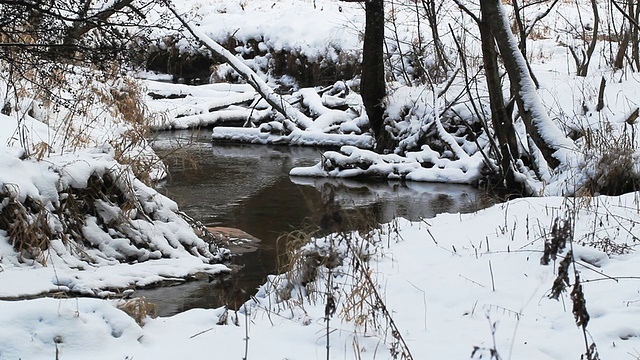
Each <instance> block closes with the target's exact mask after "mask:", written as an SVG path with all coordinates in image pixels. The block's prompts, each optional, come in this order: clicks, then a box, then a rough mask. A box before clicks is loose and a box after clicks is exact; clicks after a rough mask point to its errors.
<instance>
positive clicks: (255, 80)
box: [163, 0, 313, 129]
mask: <svg viewBox="0 0 640 360" xmlns="http://www.w3.org/2000/svg"><path fill="white" fill-rule="evenodd" d="M163 2H164V4H165V5H166V6H167V7H168V8H169V10H170V11H171V12H172V13H173V14H174V15H175V17H176V18H177V19H178V20H179V21H180V22H181V23H182V25H184V26H185V27H186V28H187V29H188V30H189V32H190V33H191V34H192V35H193V36H194V37H195V38H196V39H197V40H198V41H199V42H201V43H202V44H203V45H204V46H206V47H207V49H209V50H211V51H212V52H213V53H214V54H216V55H218V56H220V57H222V58H223V59H225V61H226V62H227V64H229V65H230V66H231V67H232V68H233V69H234V70H235V71H236V72H237V73H238V74H240V76H242V78H243V79H244V80H245V81H246V82H247V83H248V84H250V85H251V86H252V87H253V88H254V89H255V90H256V91H257V92H258V93H259V94H260V95H261V96H262V97H263V98H264V100H265V101H266V102H267V103H269V105H270V106H271V107H273V108H274V109H275V110H276V111H278V112H279V113H280V114H282V115H283V116H284V117H285V118H287V119H290V120H292V121H293V122H295V123H296V125H298V126H299V127H301V128H302V129H305V128H308V127H309V126H311V124H312V123H313V121H312V120H311V119H309V118H308V117H307V116H306V115H304V114H303V113H301V112H300V111H299V110H298V109H296V108H295V107H293V106H291V104H289V103H288V102H286V101H285V100H284V99H283V98H282V96H280V95H278V94H276V93H275V92H274V91H273V89H272V88H271V87H270V86H269V85H267V83H266V82H264V81H263V80H262V79H261V78H260V77H259V76H258V75H257V74H256V73H255V72H254V71H253V70H251V68H249V67H248V66H247V65H246V64H245V63H244V62H243V61H242V60H241V59H240V58H238V57H236V56H234V55H233V54H232V53H231V52H230V51H229V50H227V49H225V48H224V47H223V46H222V45H220V44H218V43H217V42H215V41H214V40H213V39H211V38H210V37H209V36H207V35H206V34H205V33H204V32H203V31H202V30H200V29H199V28H198V27H197V26H195V25H193V24H191V23H189V22H187V21H185V20H184V19H183V18H182V16H181V15H180V14H179V13H178V12H177V11H176V10H175V8H174V7H173V5H172V4H171V2H170V1H169V0H163Z"/></svg>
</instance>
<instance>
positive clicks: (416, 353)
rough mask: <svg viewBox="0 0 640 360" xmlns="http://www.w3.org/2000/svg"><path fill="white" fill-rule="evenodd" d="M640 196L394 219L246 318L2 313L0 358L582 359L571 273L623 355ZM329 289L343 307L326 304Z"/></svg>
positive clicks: (531, 202) (593, 338)
mask: <svg viewBox="0 0 640 360" xmlns="http://www.w3.org/2000/svg"><path fill="white" fill-rule="evenodd" d="M637 197H638V194H636V193H633V194H628V195H624V196H620V197H596V198H590V199H586V198H585V199H563V198H555V197H554V198H535V199H533V198H526V199H518V200H514V201H510V202H507V203H504V204H499V205H495V206H493V207H491V208H489V209H486V210H481V211H479V212H477V213H473V214H467V215H464V214H442V215H438V216H436V217H435V218H434V219H432V220H429V221H423V222H409V221H406V220H403V219H397V220H395V221H393V222H391V223H389V224H387V225H386V226H383V227H382V229H381V230H379V231H376V232H375V233H373V234H371V236H361V235H357V234H355V233H343V234H336V235H332V236H329V237H325V238H322V239H316V240H313V241H312V242H311V245H307V246H305V247H304V248H303V251H306V253H307V254H313V253H316V254H325V255H320V257H319V258H318V259H322V258H323V256H326V254H331V253H333V254H334V256H335V259H339V260H341V262H340V261H338V262H333V263H332V265H329V264H330V263H329V262H324V261H320V262H319V263H317V265H320V266H318V267H317V268H316V270H317V271H316V273H315V274H316V276H315V278H314V279H312V281H311V282H309V281H308V280H310V278H308V279H307V280H306V281H305V282H301V281H300V279H301V278H299V277H296V276H295V275H294V276H292V275H291V274H289V275H286V274H285V275H281V276H271V277H269V279H268V281H267V283H266V284H265V285H264V286H263V287H261V289H260V290H259V291H258V292H257V293H256V294H255V298H254V299H255V300H253V301H249V302H248V303H247V304H246V306H247V308H246V310H245V309H244V308H243V309H241V311H240V312H233V311H225V309H224V308H219V309H210V310H204V309H194V310H189V311H186V312H184V313H181V314H178V315H175V316H171V317H163V318H155V319H153V318H145V319H144V320H143V322H142V326H141V325H138V324H136V323H135V321H134V320H133V319H132V318H131V317H129V316H128V315H126V314H125V313H124V312H121V311H119V310H117V309H116V305H117V303H116V302H115V301H107V300H96V299H38V300H28V301H20V302H2V306H1V307H0V309H2V311H1V312H0V318H1V319H2V322H3V323H11V324H13V325H12V326H11V327H10V328H7V327H4V328H3V329H2V330H0V332H1V335H2V336H0V339H1V340H0V349H2V351H3V352H2V353H0V357H2V358H8V359H13V358H18V357H22V358H25V359H27V358H52V357H54V356H55V354H56V351H57V352H58V354H59V357H60V358H61V359H86V358H92V359H114V358H124V357H128V358H135V359H158V358H165V359H166V358H202V357H203V356H215V357H219V358H225V359H232V358H242V357H246V358H248V359H274V358H306V359H309V358H318V359H320V358H322V359H324V358H326V351H327V350H326V345H327V344H326V340H327V335H326V333H327V329H328V334H329V335H328V339H329V340H330V344H329V351H330V355H329V357H330V358H331V359H344V358H347V359H350V358H362V359H373V358H376V359H380V358H392V356H391V355H390V352H389V351H390V350H391V349H395V351H398V352H400V353H404V354H409V353H410V354H411V355H412V358H414V359H424V358H432V357H435V358H469V357H472V358H479V356H480V354H484V355H485V356H490V355H489V354H490V353H492V352H493V353H499V354H500V356H501V358H519V359H566V358H577V357H578V356H580V354H581V353H584V352H585V351H586V350H585V341H584V339H583V333H582V330H581V327H579V326H576V324H575V319H574V315H573V314H572V310H571V308H572V305H571V304H572V300H571V297H572V295H570V293H572V290H571V289H572V287H573V286H574V283H575V279H576V277H575V276H574V271H575V272H576V274H579V278H580V282H581V284H582V292H583V296H584V299H585V300H586V309H587V311H588V313H589V314H590V319H591V320H590V321H589V322H588V323H587V324H586V329H587V330H588V333H587V334H588V335H587V341H588V345H590V344H591V343H592V342H593V343H595V344H596V346H597V350H598V352H599V354H600V356H601V358H615V359H621V358H625V357H626V356H629V354H634V351H636V349H638V348H640V329H638V328H637V323H638V322H639V320H640V318H639V317H640V315H638V312H637V311H636V309H635V304H636V303H637V300H638V299H637V292H636V288H637V286H636V282H637V281H638V280H637V279H638V278H639V277H640V274H638V269H637V266H636V265H637V260H638V259H637V257H638V255H637V254H636V252H635V251H634V250H635V247H636V246H637V237H636V235H635V234H636V231H635V230H634V229H635V225H636V224H637V223H638V219H639V215H638V207H637ZM556 218H558V219H565V220H566V219H573V222H572V223H571V224H572V226H573V228H574V230H573V231H572V233H573V237H572V238H571V239H572V241H570V242H568V243H567V248H568V249H570V250H572V253H573V259H574V260H575V262H572V263H570V266H569V268H568V269H569V276H568V283H567V284H566V285H567V290H566V291H564V292H560V293H559V294H558V297H559V300H554V299H550V298H549V295H550V293H551V289H552V288H554V281H555V279H556V275H557V271H556V269H557V266H558V263H560V262H562V259H564V258H565V256H567V254H566V253H563V254H562V255H558V258H557V259H558V260H557V262H551V263H550V264H549V265H546V266H544V265H541V263H540V262H541V258H542V257H543V255H544V249H545V243H548V242H549V241H551V235H552V234H553V232H552V231H551V227H552V224H553V222H554V219H556ZM345 239H351V242H350V243H349V244H351V245H347V243H345V242H344V240H345ZM571 239H567V240H571ZM331 244H333V246H331ZM360 245H361V246H360ZM349 247H351V248H352V249H353V247H358V249H360V250H359V251H358V252H357V253H358V254H359V255H358V256H357V257H354V253H353V252H352V251H350V250H349ZM323 249H324V250H323ZM318 250H320V251H319V252H318ZM303 258H304V257H303ZM303 258H301V259H303ZM306 258H309V257H308V256H307V257H306ZM357 259H359V260H357ZM355 264H357V265H356V266H354V265H355ZM359 269H363V270H364V272H361V271H360V270H359ZM364 274H368V275H367V276H368V278H369V279H370V280H371V281H372V283H371V284H370V285H371V286H369V285H366V284H367V283H366V281H365V282H364V283H363V282H362V281H360V280H362V279H363V278H362V276H364ZM296 279H297V280H296ZM358 279H360V280H358ZM327 281H331V282H330V284H331V286H330V289H331V291H330V292H329V293H330V294H331V298H332V299H333V300H332V302H331V303H332V304H333V305H332V306H335V308H333V307H327V299H328V298H327V296H326V295H327V292H326V290H327V287H326V284H327ZM367 281H368V280H367ZM358 289H359V290H358ZM573 293H574V295H573V296H575V290H573ZM375 294H377V295H375ZM574 302H575V301H574ZM382 305H384V307H381V306H382ZM327 309H329V310H330V315H331V317H330V321H329V322H328V323H327V322H326V321H325V311H327ZM383 309H384V310H385V311H386V314H388V315H385V311H383ZM244 313H246V314H248V316H246V317H245V315H243V314H244ZM347 319H350V320H349V321H347ZM390 319H392V320H393V322H394V326H395V327H396V328H397V331H398V332H397V333H396V334H394V333H393V332H392V330H391V329H390V328H389V327H388V325H389V321H390ZM25 338H29V339H31V340H30V341H24V340H23V339H25ZM400 339H401V340H400ZM274 344H277V346H274ZM56 349H57V350H56ZM247 349H248V350H247ZM264 349H269V351H268V352H265V351H264ZM246 351H247V352H246ZM25 354H28V355H25Z"/></svg>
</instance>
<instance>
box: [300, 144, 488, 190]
mask: <svg viewBox="0 0 640 360" xmlns="http://www.w3.org/2000/svg"><path fill="white" fill-rule="evenodd" d="M483 166H484V159H483V158H482V156H481V154H480V153H476V154H474V155H473V156H468V157H466V158H464V159H459V160H449V159H446V158H441V157H440V155H439V154H438V153H437V152H435V151H433V150H431V149H430V148H429V147H428V146H426V145H425V146H423V148H422V150H421V151H416V152H410V153H407V154H406V155H405V156H400V155H397V154H386V155H381V154H378V153H375V152H373V151H369V150H363V149H358V148H356V147H353V146H343V147H342V148H340V151H339V152H338V151H327V152H325V153H324V154H323V157H322V159H321V161H320V162H319V163H318V164H316V165H314V166H311V167H297V168H293V169H291V172H290V173H289V174H290V175H291V176H318V177H342V178H347V177H377V178H383V179H406V180H414V181H427V182H449V183H457V184H474V183H476V182H477V181H478V180H480V178H481V177H482V174H481V169H482V168H483Z"/></svg>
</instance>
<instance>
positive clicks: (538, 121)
mask: <svg viewBox="0 0 640 360" xmlns="http://www.w3.org/2000/svg"><path fill="white" fill-rule="evenodd" d="M480 9H481V12H482V18H483V21H486V23H487V24H488V25H489V27H490V28H491V32H492V33H493V36H494V38H495V40H496V44H497V45H498V48H499V50H500V54H501V55H502V60H503V61H504V67H505V69H506V70H507V74H508V75H509V80H510V83H511V87H512V93H513V94H515V95H516V99H515V100H516V104H517V105H518V111H519V113H520V116H521V117H522V120H523V121H524V124H525V127H526V129H527V132H528V134H529V136H530V137H531V139H532V140H533V142H534V144H535V145H536V146H537V147H538V149H539V150H540V152H541V153H542V156H543V157H544V159H545V161H546V162H547V164H548V165H549V166H550V167H551V168H556V167H557V166H558V165H560V164H561V163H565V162H566V161H567V160H568V159H567V157H568V156H569V154H568V151H574V150H575V149H576V147H575V144H574V143H573V141H571V140H570V139H569V138H567V137H566V136H565V134H564V133H562V131H561V130H560V129H559V128H558V126H556V124H555V123H554V122H553V121H552V120H551V118H550V117H549V115H548V114H547V111H546V109H545V108H544V106H543V105H542V102H541V100H540V97H539V95H538V93H537V91H536V86H535V83H534V82H533V80H532V79H531V76H530V75H529V69H528V68H527V62H526V61H525V59H524V57H523V56H522V53H521V52H520V49H519V48H518V42H517V41H516V38H515V36H514V35H513V33H512V32H511V28H510V24H509V19H508V18H507V15H506V13H505V12H504V8H503V6H502V4H501V2H500V0H481V1H480Z"/></svg>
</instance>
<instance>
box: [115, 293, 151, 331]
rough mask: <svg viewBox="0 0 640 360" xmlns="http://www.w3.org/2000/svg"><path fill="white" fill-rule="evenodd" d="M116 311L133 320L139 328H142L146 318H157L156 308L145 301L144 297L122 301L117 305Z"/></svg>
mask: <svg viewBox="0 0 640 360" xmlns="http://www.w3.org/2000/svg"><path fill="white" fill-rule="evenodd" d="M118 309H120V310H122V311H124V312H125V313H127V315H129V316H131V317H132V318H133V320H135V321H136V323H138V325H140V326H144V320H145V319H146V318H147V317H150V318H156V317H158V307H157V305H156V304H154V303H151V302H149V301H147V299H145V297H144V296H141V297H137V298H133V299H130V300H124V301H122V302H121V303H120V304H118Z"/></svg>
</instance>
